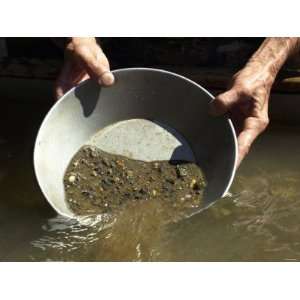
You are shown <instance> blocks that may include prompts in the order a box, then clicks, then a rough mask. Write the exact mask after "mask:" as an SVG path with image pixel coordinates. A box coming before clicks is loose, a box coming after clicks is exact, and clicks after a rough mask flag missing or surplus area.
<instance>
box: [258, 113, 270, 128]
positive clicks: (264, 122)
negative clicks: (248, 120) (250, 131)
mask: <svg viewBox="0 0 300 300" xmlns="http://www.w3.org/2000/svg"><path fill="white" fill-rule="evenodd" d="M269 123H270V120H269V117H267V116H266V117H263V118H261V119H260V126H261V128H262V130H264V129H266V128H267V126H268V125H269Z"/></svg>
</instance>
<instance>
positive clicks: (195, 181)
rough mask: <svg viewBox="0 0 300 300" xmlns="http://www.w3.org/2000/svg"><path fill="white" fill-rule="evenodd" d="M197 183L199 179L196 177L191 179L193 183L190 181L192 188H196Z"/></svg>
mask: <svg viewBox="0 0 300 300" xmlns="http://www.w3.org/2000/svg"><path fill="white" fill-rule="evenodd" d="M196 184H197V180H196V179H195V178H193V179H192V181H191V183H190V188H191V189H194V188H195V186H196Z"/></svg>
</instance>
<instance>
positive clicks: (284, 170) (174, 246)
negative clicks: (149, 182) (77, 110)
mask: <svg viewBox="0 0 300 300" xmlns="http://www.w3.org/2000/svg"><path fill="white" fill-rule="evenodd" d="M28 113H30V112H29V111H28ZM20 117H21V115H20ZM38 121H39V120H36V121H34V119H33V121H32V124H29V125H30V126H35V127H37V124H38V123H39V122H38ZM1 123H2V122H1V121H0V125H1V126H2V124H1ZM30 126H29V127H30ZM0 128H3V127H0ZM0 130H1V129H0ZM20 130H21V131H20ZM299 133H300V129H298V128H282V127H281V128H273V129H272V130H269V132H267V133H266V134H265V135H264V136H263V137H262V138H260V139H259V140H258V141H257V143H256V145H255V147H254V148H253V150H252V152H251V154H250V155H249V157H248V158H247V160H246V161H245V162H244V163H243V165H242V167H241V168H240V170H239V171H238V174H237V176H236V179H235V181H234V185H233V186H232V188H231V193H232V195H231V196H230V197H227V198H224V199H222V200H221V201H219V202H218V203H217V204H215V205H214V206H212V207H210V208H209V209H207V210H205V211H203V212H202V213H200V214H197V215H194V216H193V217H191V218H188V219H184V220H182V221H179V222H177V223H169V224H166V223H165V213H162V210H161V208H160V207H159V206H157V205H156V204H153V203H150V202H144V203H143V204H142V205H141V206H136V207H130V208H128V209H125V210H124V211H123V213H122V214H120V215H119V216H118V217H117V219H116V221H115V223H114V224H113V226H111V227H109V228H103V227H102V225H101V224H102V223H101V222H98V223H96V224H94V226H85V225H80V224H79V223H78V222H76V221H74V220H68V219H65V218H63V217H60V216H56V215H55V213H54V212H53V210H52V209H51V208H50V207H49V205H48V204H47V203H46V201H45V200H44V199H43V197H42V195H41V193H40V191H39V189H38V187H37V184H36V182H35V178H34V174H33V170H32V145H33V139H34V136H35V132H32V129H31V128H28V129H26V128H22V129H20V128H13V129H11V132H9V133H5V132H4V131H0V163H1V164H0V191H1V200H0V260H2V261H11V260H22V261H23V260H29V261H51V260H59V261H66V260H67V261H210V260H218V261H244V260H287V261H289V260H300V234H299V233H300V228H299V227H300V197H299V196H300V164H299V162H300V138H299ZM16 141H17V142H16ZM29 141H30V142H29Z"/></svg>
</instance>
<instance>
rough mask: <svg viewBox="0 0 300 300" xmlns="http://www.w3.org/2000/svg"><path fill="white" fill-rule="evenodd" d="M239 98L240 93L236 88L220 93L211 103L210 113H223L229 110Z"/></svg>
mask: <svg viewBox="0 0 300 300" xmlns="http://www.w3.org/2000/svg"><path fill="white" fill-rule="evenodd" d="M238 100H239V94H238V92H237V91H236V90H235V89H231V90H229V91H227V92H225V93H223V94H220V95H218V96H217V97H216V98H215V99H214V100H213V101H212V102H211V103H210V107H209V109H210V113H211V114H212V115H214V116H220V115H223V114H225V113H226V112H228V111H229V110H230V108H231V107H232V106H233V105H234V104H235V103H236V102H237V101H238Z"/></svg>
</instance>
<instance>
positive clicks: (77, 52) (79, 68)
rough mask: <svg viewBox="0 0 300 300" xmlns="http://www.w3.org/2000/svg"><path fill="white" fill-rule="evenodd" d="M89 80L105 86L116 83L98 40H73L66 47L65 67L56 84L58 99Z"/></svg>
mask: <svg viewBox="0 0 300 300" xmlns="http://www.w3.org/2000/svg"><path fill="white" fill-rule="evenodd" d="M88 78H92V79H94V80H96V81H97V82H98V83H99V84H101V85H104V86H110V85H112V84H113V83H114V76H113V74H112V73H111V72H110V67H109V62H108V59H107V57H106V56H105V54H104V53H103V51H102V49H101V48H100V46H99V45H98V44H97V42H96V39H95V38H71V39H70V40H69V41H68V43H67V45H66V48H65V61H64V65H63V68H62V70H61V72H60V75H59V76H58V78H57V80H56V84H55V97H56V99H59V98H60V97H61V96H63V95H64V94H65V93H66V92H67V91H68V90H70V89H71V88H72V87H74V86H76V85H78V84H79V83H80V82H82V81H84V80H86V79H88Z"/></svg>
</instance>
